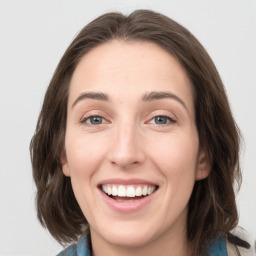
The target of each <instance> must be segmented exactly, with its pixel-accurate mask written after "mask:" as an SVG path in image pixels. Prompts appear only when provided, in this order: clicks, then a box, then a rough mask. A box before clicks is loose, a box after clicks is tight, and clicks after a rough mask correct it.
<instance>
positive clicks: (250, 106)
mask: <svg viewBox="0 0 256 256" xmlns="http://www.w3.org/2000/svg"><path fill="white" fill-rule="evenodd" d="M138 8H146V9H153V10H156V11H159V12H162V13H164V14H166V15H167V16H169V17H171V18H173V19H175V20H176V21H178V22H180V23H181V24H182V25H184V26H185V27H187V28H188V29H189V30H191V32H192V33H194V35H195V36H196V37H197V38H198V39H199V40H200V41H201V42H202V44H203V45H204V46H205V47H206V49H207V50H208V52H209V53H210V55H211V56H212V58H213V60H214V62H215V64H216V66H217V68H218V70H219V72H220V74H221V77H222V79H223V81H224V84H225V86H226V89H227V93H228V96H229V99H230V103H231V106H232V110H233V113H234V117H235V119H236V121H237V123H238V125H239V127H240V129H241V131H242V134H243V138H244V145H245V146H244V148H243V150H242V152H241V162H242V169H243V174H244V179H243V185H242V189H241V191H240V193H239V196H238V197H237V202H238V205H239V212H240V225H241V226H243V227H244V228H246V229H247V230H248V231H249V232H250V233H251V235H252V236H253V237H256V203H255V201H256V200H255V196H256V188H255V186H256V158H255V155H256V113H255V112H256V100H255V94H256V76H255V73H256V64H255V60H256V50H255V49H256V1H255V0H244V1H238V0H225V1H223V0H215V1H207V0H193V1H189V0H174V1H172V0H168V1H167V0H166V1H164V0H158V1H154V0H147V1H135V0H129V1H121V0H120V1H117V0H116V1H114V0H108V1H103V0H102V1H100V0H94V1H82V0H80V1H79V0H75V1H71V0H69V1H68V0H44V1H36V0H16V1H15V0H0V207H1V208H0V255H54V254H56V253H57V252H58V251H60V250H61V247H60V246H59V245H58V244H57V243H56V242H55V241H54V240H53V239H52V238H51V236H50V235H49V233H48V232H47V231H46V230H44V229H43V228H42V227H41V226H40V225H39V223H38V221H37V219H36V211H35V206H34V196H35V187H34V184H33V181H32V177H31V166H30V157H29V151H28V148H29V143H30V139H31V136H32V135H33V132H34V129H35V125H36V121H37V117H38V113H39V110H40V106H41V104H42V101H43V96H44V92H45V90H46V88H47V86H48V83H49V81H50V79H51V76H52V74H53V72H54V70H55V67H56V65H57V63H58V61H59V59H60V57H61V56H62V54H63V53H64V51H65V49H66V47H67V46H68V45H69V43H70V42H71V40H72V39H73V38H74V36H75V35H76V34H77V32H78V31H79V30H80V29H81V28H82V27H83V26H84V25H85V24H87V23H88V22H89V21H91V20H92V19H93V18H95V17H97V16H98V15H100V14H103V13H104V12H108V11H122V12H124V13H129V12H131V11H132V10H134V9H138Z"/></svg>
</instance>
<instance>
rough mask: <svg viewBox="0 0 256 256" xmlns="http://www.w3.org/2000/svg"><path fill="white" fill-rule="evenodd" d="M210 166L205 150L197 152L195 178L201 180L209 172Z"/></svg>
mask: <svg viewBox="0 0 256 256" xmlns="http://www.w3.org/2000/svg"><path fill="white" fill-rule="evenodd" d="M210 171H211V166H210V163H209V160H208V157H207V156H206V154H205V152H204V151H203V150H202V151H200V152H199V157H198V163H197V172H196V180H203V179H205V178H207V177H208V176H209V174H210Z"/></svg>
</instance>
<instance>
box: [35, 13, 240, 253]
mask: <svg viewBox="0 0 256 256" xmlns="http://www.w3.org/2000/svg"><path fill="white" fill-rule="evenodd" d="M113 39H117V40H123V41H150V42H153V43H155V44H157V45H159V46H161V47H162V48H163V49H165V50H166V51H167V52H169V53H170V54H171V55H172V56H174V57H175V58H176V59H177V60H178V61H179V62H180V63H181V65H182V66H183V68H184V70H185V71H186V73H187V75H188V77H189V78H190V80H191V81H192V84H193V87H194V92H195V109H196V125H197V129H198V133H199V140H200V146H201V148H203V149H204V150H205V151H206V155H207V157H208V160H209V162H210V164H211V173H210V175H209V177H208V178H207V179H204V180H201V181H197V182H196V184H195V186H194V190H193V193H192V195H191V199H190V202H189V211H188V221H187V235H188V241H189V242H190V244H191V252H192V254H193V255H199V254H200V253H202V252H204V253H205V250H206V248H207V244H208V243H209V241H210V240H212V239H214V238H216V237H218V236H219V235H220V234H227V236H228V238H229V239H230V240H232V241H235V242H240V243H242V244H243V241H241V240H239V239H238V238H236V237H234V236H232V235H231V234H230V233H229V231H230V230H231V229H233V228H234V227H235V226H236V225H237V223H238V214H237V208H236V202H235V192H234V183H235V181H237V184H238V187H239V185H240V179H241V175H240V168H239V133H238V128H237V126H236V124H235V122H234V119H233V117H232V113H231V111H230V107H229V103H228V99H227V96H226V93H225V89H224V86H223V84H222V81H221V78H220V76H219V74H218V71H217V70H216V67H215V65H214V63H213V62H212V60H211V58H210V57H209V55H208V54H207V52H206V51H205V49H204V48H203V46H202V45H201V44H200V43H199V42H198V41H197V39H196V38H195V37H194V36H193V35H192V34H191V33H190V32H189V31H188V30H187V29H185V28H184V27H182V26H181V25H179V24H177V23H176V22H175V21H173V20H171V19H169V18H168V17H166V16H164V15H161V14H159V13H156V12H153V11H148V10H137V11H134V12H133V13H131V14H130V15H128V16H124V15H123V14H120V13H108V14H104V15H102V16H100V17H98V18H96V19H95V20H93V21H92V22H91V23H89V24H88V25H87V26H85V27H84V28H83V29H82V30H81V32H80V33H79V34H78V36H77V37H76V38H75V39H74V41H73V42H72V43H71V45H70V46H69V47H68V49H67V50H66V52H65V53H64V55H63V57H62V59H61V60H60V63H59V65H58V66H57V69H56V71H55V73H54V75H53V78H52V80H51V82H50V85H49V87H48V89H47V92H46V95H45V99H44V103H43V106H42V110H41V113H40V115H39V119H38V123H37V127H36V131H35V135H34V136H33V138H32V141H31V145H30V152H31V159H32V167H33V176H34V180H35V183H36V186H37V198H36V200H37V201H36V202H37V213H38V218H39V220H40V222H41V223H42V225H43V226H46V227H47V228H48V230H49V231H50V233H51V234H52V236H53V237H54V238H55V239H57V240H58V241H59V242H61V243H67V242H72V241H75V240H77V239H78V237H79V236H80V235H81V234H82V233H83V232H84V228H85V227H86V226H88V224H87V221H86V219H85V217H84V215H83V213H82V211H81V209H80V207H79V205H78V203H77V201H76V199H75V196H74V194H73V191H72V187H71V182H70V178H68V177H65V176H64V175H63V173H62V166H61V162H60V157H61V154H62V152H63V150H64V138H65V126H66V116H67V101H68V90H69V83H70V80H71V77H72V74H73V72H74V70H75V68H76V66H77V64H78V63H79V61H80V60H81V58H82V57H83V56H84V55H85V54H86V53H87V52H88V51H90V50H91V49H92V48H94V47H96V46H98V45H100V44H103V43H106V42H108V41H110V40H113Z"/></svg>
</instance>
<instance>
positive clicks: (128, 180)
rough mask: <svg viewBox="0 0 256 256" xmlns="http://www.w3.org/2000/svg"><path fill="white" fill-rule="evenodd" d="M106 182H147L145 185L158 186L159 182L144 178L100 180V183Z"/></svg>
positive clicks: (124, 183)
mask: <svg viewBox="0 0 256 256" xmlns="http://www.w3.org/2000/svg"><path fill="white" fill-rule="evenodd" d="M105 184H117V185H136V184H142V185H143V184H145V185H152V186H158V184H156V183H154V182H152V181H148V180H144V179H106V180H102V181H101V182H99V185H105Z"/></svg>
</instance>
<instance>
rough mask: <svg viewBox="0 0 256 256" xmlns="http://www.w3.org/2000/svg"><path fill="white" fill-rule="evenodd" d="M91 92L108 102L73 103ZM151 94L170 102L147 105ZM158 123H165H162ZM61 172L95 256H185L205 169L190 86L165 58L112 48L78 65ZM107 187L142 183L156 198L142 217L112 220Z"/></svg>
mask: <svg viewBox="0 0 256 256" xmlns="http://www.w3.org/2000/svg"><path fill="white" fill-rule="evenodd" d="M91 92H97V93H104V94H105V95H107V97H108V100H107V101H106V100H103V99H91V98H86V97H84V98H83V97H82V98H81V97H80V98H79V96H81V94H83V93H91ZM150 92H168V93H171V94H173V95H175V96H174V97H168V98H160V99H153V100H148V101H145V95H148V94H149V93H150ZM143 97H144V100H143ZM91 115H94V116H99V118H98V119H97V120H98V121H99V123H96V124H95V123H92V122H91V121H92V119H90V118H89V116H91ZM157 116H163V117H167V118H164V119H162V120H164V122H163V123H159V122H158V121H157V119H156V118H155V117H157ZM62 164H63V173H64V174H65V175H66V176H69V177H71V182H72V187H73V190H74V193H75V196H76V198H77V201H78V203H79V205H80V207H81V209H82V211H83V213H84V215H85V217H86V219H87V220H88V223H89V225H90V232H91V238H92V246H93V254H94V255H96V256H101V255H104V256H106V255H107V256H110V255H111V256H114V255H127V256H128V255H159V256H161V255H169V254H170V252H172V255H177V256H178V255H189V251H188V248H189V245H188V243H187V239H186V219H187V212H188V207H187V205H188V201H189V198H190V195H191V193H192V189H193V186H194V183H195V181H196V180H199V179H204V178H206V177H207V176H208V174H209V166H208V163H207V161H206V158H205V154H204V152H203V150H201V149H200V146H199V138H198V132H197V129H196V124H195V109H194V99H193V89H192V85H191V83H190V81H189V79H188V77H187V75H186V73H185V71H184V70H183V68H182V67H181V65H180V64H179V63H178V61H177V60H176V59H175V58H174V57H173V56H171V55H170V54H169V53H167V52H166V51H165V50H163V49H162V48H160V47H159V46H157V45H155V44H153V43H150V42H123V41H116V40H115V41H111V42H108V43H105V44H103V45H101V46H98V47H96V48H94V49H92V50H91V51H90V52H89V53H87V54H86V55H85V56H84V57H83V58H82V60H81V62H80V63H79V64H78V66H77V68H76V69H75V71H74V74H73V77H72V80H71V84H70V91H69V100H68V113H67V127H66V136H65V153H63V157H62ZM112 178H118V179H123V180H129V179H143V180H146V181H148V182H151V183H153V184H156V185H157V186H158V189H157V191H156V192H154V197H153V199H152V200H151V201H150V202H149V203H148V204H147V205H146V206H144V207H143V208H142V209H140V210H138V211H135V212H131V213H123V212H118V211H115V210H113V209H111V208H110V207H109V206H108V205H107V204H106V203H105V202H104V200H103V199H102V195H101V192H100V190H99V184H101V183H102V181H104V180H106V179H112Z"/></svg>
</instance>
